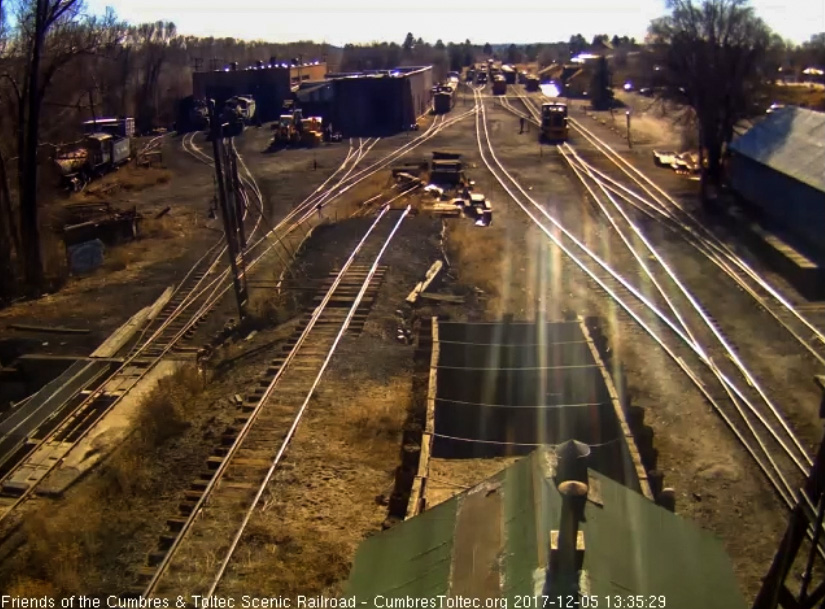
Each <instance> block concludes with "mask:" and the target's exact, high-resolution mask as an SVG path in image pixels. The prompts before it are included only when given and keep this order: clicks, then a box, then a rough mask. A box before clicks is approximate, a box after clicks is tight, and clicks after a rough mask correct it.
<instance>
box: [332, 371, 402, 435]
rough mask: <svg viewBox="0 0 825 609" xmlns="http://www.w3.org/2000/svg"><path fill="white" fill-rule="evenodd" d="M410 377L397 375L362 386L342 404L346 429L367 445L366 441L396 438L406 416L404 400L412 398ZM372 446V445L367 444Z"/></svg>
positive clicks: (341, 417) (342, 417) (346, 431)
mask: <svg viewBox="0 0 825 609" xmlns="http://www.w3.org/2000/svg"><path fill="white" fill-rule="evenodd" d="M410 391H411V389H410V382H409V379H408V378H395V379H391V380H388V381H387V384H386V385H370V386H366V387H362V388H361V390H359V391H358V392H357V393H356V394H355V395H354V396H352V398H351V399H349V400H347V401H345V402H342V403H341V405H340V410H339V411H338V414H339V417H338V419H339V421H340V423H341V424H342V425H343V426H344V428H345V433H346V434H347V435H348V436H349V437H350V438H351V439H352V440H353V441H355V442H358V443H359V444H360V448H361V449H363V448H364V443H368V444H373V443H374V442H376V441H382V440H384V441H390V442H393V443H394V442H395V440H396V439H397V438H398V434H400V433H401V428H402V426H403V425H404V419H405V418H406V416H407V412H406V409H405V408H403V407H402V406H403V403H404V402H409V399H410V396H409V394H410ZM367 450H369V446H367Z"/></svg>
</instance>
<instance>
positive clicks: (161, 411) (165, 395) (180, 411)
mask: <svg viewBox="0 0 825 609" xmlns="http://www.w3.org/2000/svg"><path fill="white" fill-rule="evenodd" d="M203 389H204V383H203V379H202V377H201V375H200V373H199V372H198V370H197V369H196V368H195V367H194V366H186V367H184V368H181V369H180V370H178V371H177V372H176V373H175V374H173V375H172V376H170V377H167V378H165V379H161V381H160V382H159V383H158V386H157V387H156V388H155V389H154V390H153V391H152V392H151V393H150V394H149V395H148V396H146V398H145V399H144V401H143V404H142V405H141V408H140V411H139V413H138V416H137V418H136V420H135V431H136V439H137V441H138V442H139V443H140V449H141V454H142V453H143V452H144V451H146V450H153V449H155V448H157V447H159V446H160V445H162V444H164V443H165V442H166V441H167V440H169V439H170V438H173V437H175V436H179V435H180V434H182V433H183V431H184V430H185V429H186V428H187V427H188V426H189V423H188V420H189V416H190V415H191V411H192V408H193V406H194V404H195V400H194V399H193V398H194V397H196V396H197V395H198V394H199V393H201V392H202V391H203Z"/></svg>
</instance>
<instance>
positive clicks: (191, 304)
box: [0, 109, 475, 523]
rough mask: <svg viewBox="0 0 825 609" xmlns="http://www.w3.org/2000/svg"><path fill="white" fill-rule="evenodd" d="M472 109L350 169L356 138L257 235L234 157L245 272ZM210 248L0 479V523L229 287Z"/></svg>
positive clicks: (247, 179) (248, 184) (356, 154)
mask: <svg viewBox="0 0 825 609" xmlns="http://www.w3.org/2000/svg"><path fill="white" fill-rule="evenodd" d="M474 111H475V109H471V110H468V111H466V112H464V113H462V114H459V115H457V116H453V117H451V118H450V119H445V118H441V120H436V121H434V122H433V124H432V125H431V126H430V128H429V129H428V130H427V131H425V132H424V133H423V134H421V135H419V136H417V137H415V138H414V139H412V140H411V141H409V142H406V143H404V144H403V145H401V146H399V147H398V148H396V149H395V150H393V151H391V152H389V153H387V154H385V155H383V156H382V157H381V158H380V159H378V160H377V161H375V162H373V163H372V164H371V165H369V166H367V167H365V168H363V169H360V170H358V171H355V169H356V167H357V165H358V163H359V162H360V161H362V160H363V159H364V158H365V157H366V155H367V154H368V153H369V151H370V150H371V149H372V147H373V146H374V145H375V144H376V143H377V141H375V140H366V141H361V143H360V145H359V146H358V149H357V150H356V149H354V147H353V146H352V145H351V146H350V150H349V153H348V154H347V157H346V159H345V162H344V163H342V164H341V166H339V168H338V169H337V170H336V172H334V173H333V174H332V175H331V176H330V177H329V178H328V179H327V180H326V181H325V182H324V183H323V184H321V185H320V186H319V187H318V188H317V189H316V190H315V191H314V192H313V193H312V194H310V195H309V196H308V197H307V198H306V199H304V201H302V202H301V203H300V204H298V205H297V206H296V207H295V208H294V209H293V210H291V211H290V212H289V213H288V214H287V215H286V216H285V217H284V218H283V219H282V220H280V221H279V222H278V223H277V224H275V225H274V226H271V224H270V227H269V230H268V231H267V232H265V233H264V234H263V235H260V236H257V235H256V233H257V231H258V230H259V228H260V227H261V226H262V223H263V222H265V221H266V222H267V223H269V222H268V220H266V219H265V214H264V213H263V205H262V201H261V191H260V189H259V188H258V187H257V184H256V183H255V180H254V178H253V177H252V175H251V173H250V172H249V170H248V168H246V165H245V164H244V163H243V160H242V159H241V165H242V167H243V170H244V174H245V175H243V176H241V180H242V183H243V184H244V187H245V189H246V191H248V192H249V193H252V194H253V197H251V198H249V197H248V194H244V195H242V196H245V197H247V199H246V200H247V201H248V204H247V206H246V210H247V214H246V215H247V216H248V211H249V210H250V209H252V208H257V209H258V213H257V214H256V216H257V217H256V218H255V224H254V226H253V228H252V230H250V231H249V241H248V247H247V250H246V252H245V256H247V264H246V267H247V271H251V270H252V269H254V268H255V267H256V266H258V265H259V264H260V263H261V261H263V260H264V259H265V257H266V256H267V255H268V254H270V253H272V252H273V250H274V251H279V249H278V248H280V249H285V250H286V251H289V248H288V246H287V245H286V244H285V241H286V240H287V238H288V237H289V236H290V235H292V234H293V233H295V231H297V230H298V229H299V228H301V227H303V226H304V225H306V224H307V223H308V222H310V221H311V220H312V219H313V218H314V217H315V216H316V214H317V213H318V210H320V209H322V208H323V207H326V206H327V205H329V204H331V203H332V202H333V201H334V200H335V199H337V198H338V197H340V196H341V195H342V194H344V193H345V192H347V191H348V190H349V189H351V188H352V187H354V186H355V185H357V184H359V183H361V182H362V181H363V180H365V179H367V178H369V177H370V176H372V175H374V174H375V173H377V172H378V171H381V170H382V169H384V168H385V167H387V166H388V165H389V164H390V163H392V162H394V161H396V160H397V159H399V158H401V156H403V155H404V154H406V153H408V152H410V151H412V150H414V149H415V148H417V147H418V146H420V145H421V144H423V143H425V142H427V141H429V139H431V138H432V137H434V136H435V135H436V134H438V133H440V132H441V131H442V130H443V129H446V128H447V127H449V126H450V125H453V124H455V123H456V122H458V121H460V120H462V119H464V118H467V117H468V116H470V115H472V114H473V112H474ZM195 135H196V134H195V133H191V134H186V135H184V136H183V138H182V140H181V145H182V147H183V148H184V150H185V151H186V152H187V153H188V154H191V155H192V156H193V157H195V158H197V159H198V160H200V161H201V162H203V163H205V164H207V165H209V164H211V157H209V156H208V155H206V154H205V153H204V152H203V151H202V150H200V149H199V148H198V147H197V145H196V144H195V142H194V137H195ZM230 145H231V144H230ZM342 172H343V175H341V176H340V177H339V178H338V179H337V181H335V182H334V183H333V184H332V185H329V184H330V182H332V181H333V178H334V177H335V176H337V175H338V174H341V173H342ZM402 194H404V193H402ZM253 238H254V239H253ZM213 247H215V248H219V249H217V250H216V251H215V252H214V258H212V260H211V261H209V255H205V256H204V257H203V258H201V259H200V260H199V261H198V262H197V263H196V265H195V266H194V267H193V268H192V269H190V273H189V275H187V284H186V285H184V286H182V287H179V288H178V291H177V292H176V295H177V298H176V299H175V303H174V304H172V305H171V306H170V307H167V308H166V309H165V310H164V311H163V315H162V318H161V319H159V320H158V321H156V322H152V327H151V331H150V328H145V329H144V331H143V332H142V334H141V336H140V338H139V344H138V346H137V348H135V349H133V350H132V352H131V353H130V354H129V355H128V356H127V358H126V360H125V361H124V362H123V363H122V364H121V365H120V366H119V367H118V368H117V369H116V370H115V371H114V372H113V373H112V374H111V376H109V378H108V379H107V380H106V381H104V382H103V383H102V384H100V385H99V386H95V388H94V389H92V390H86V389H81V390H78V392H77V393H76V395H75V398H73V399H72V401H71V403H70V407H69V408H65V409H63V410H64V411H68V412H69V414H68V415H66V418H65V419H64V420H63V422H61V423H60V424H58V425H57V426H56V427H55V428H54V429H52V430H50V431H49V432H48V433H46V435H44V436H43V437H42V438H40V439H38V441H37V442H35V443H32V445H31V447H30V450H29V451H28V453H27V454H26V455H25V456H23V457H22V460H20V461H19V462H18V463H17V464H16V465H15V466H14V467H12V468H10V469H9V471H8V472H7V473H5V474H4V475H3V477H2V478H0V523H2V522H3V521H5V520H6V519H7V518H8V517H9V516H10V515H11V514H13V513H14V512H15V511H16V509H17V508H18V507H20V506H21V505H22V504H23V503H24V502H25V501H26V500H27V499H28V498H29V497H31V496H32V495H33V494H34V493H35V491H36V490H37V488H38V487H39V485H40V484H41V483H42V482H43V480H44V479H45V478H46V477H47V476H48V475H49V474H50V473H51V472H52V471H53V470H54V469H55V468H56V467H57V466H58V465H59V464H60V463H61V462H62V460H63V459H64V458H65V457H66V456H67V455H68V454H69V452H70V451H71V450H72V449H73V448H74V446H75V445H76V444H77V442H79V441H81V440H82V439H83V438H84V437H85V436H86V435H87V434H88V433H89V432H90V430H91V429H92V428H93V427H94V424H95V423H96V422H97V421H98V420H100V419H101V418H102V417H103V416H104V415H105V414H107V413H108V412H109V411H110V410H111V409H112V408H113V407H114V406H116V405H117V404H118V403H119V402H120V401H121V400H122V399H123V397H124V396H125V395H126V394H127V393H128V392H129V390H130V389H131V388H132V387H134V386H135V385H136V384H137V383H138V382H139V381H140V380H142V379H143V378H145V376H146V375H147V374H148V373H149V372H150V371H151V370H152V369H153V368H154V366H155V365H156V364H157V363H158V362H160V361H161V360H162V359H163V358H164V357H165V356H167V355H168V354H170V353H171V352H172V351H173V349H174V347H175V346H176V345H177V344H178V343H179V342H180V341H181V340H183V339H184V338H185V337H186V336H187V335H189V334H191V331H192V330H193V328H194V327H195V326H196V324H197V323H199V322H200V321H201V320H202V319H203V318H204V317H205V316H206V315H207V314H208V313H209V311H211V310H212V309H213V308H214V307H215V306H216V305H217V303H218V302H219V301H220V300H221V298H223V296H224V295H225V294H226V293H227V292H228V291H229V290H230V289H231V286H232V282H231V278H230V274H229V266H228V265H226V267H225V268H224V269H223V271H216V270H215V269H216V266H217V263H218V262H219V261H220V258H221V256H223V255H224V254H225V251H226V249H225V246H223V245H222V244H221V245H220V246H219V245H218V244H217V243H216V244H215V245H213ZM207 254H208V252H207ZM290 254H291V253H290ZM207 263H208V264H207ZM173 298H174V297H173ZM184 315H185V316H184ZM146 335H148V338H147V337H146ZM96 383H99V381H96Z"/></svg>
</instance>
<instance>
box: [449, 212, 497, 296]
mask: <svg viewBox="0 0 825 609" xmlns="http://www.w3.org/2000/svg"><path fill="white" fill-rule="evenodd" d="M445 245H446V248H447V255H448V256H449V259H450V264H452V265H453V266H455V267H456V268H458V272H459V275H460V277H461V279H462V282H463V283H465V284H467V285H475V286H478V287H479V288H481V289H482V290H484V292H485V293H486V294H487V295H488V296H489V297H490V298H491V300H492V299H494V298H496V297H498V296H499V286H500V285H501V277H502V272H503V269H502V261H503V258H504V255H505V251H506V249H507V248H506V242H505V235H504V234H502V233H501V232H500V231H498V230H496V229H495V228H492V227H491V228H486V229H480V228H478V227H477V226H474V225H473V223H472V222H468V221H467V220H465V219H463V218H460V219H457V220H456V221H453V222H449V223H448V224H447V238H446V244H445Z"/></svg>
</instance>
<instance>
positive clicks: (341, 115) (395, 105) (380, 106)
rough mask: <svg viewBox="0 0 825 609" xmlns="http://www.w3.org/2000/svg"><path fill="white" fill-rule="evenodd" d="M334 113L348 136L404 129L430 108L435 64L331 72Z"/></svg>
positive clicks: (334, 119) (331, 118)
mask: <svg viewBox="0 0 825 609" xmlns="http://www.w3.org/2000/svg"><path fill="white" fill-rule="evenodd" d="M327 77H328V78H329V79H331V80H332V81H333V83H332V105H331V112H330V116H329V117H327V118H328V120H329V121H331V122H332V124H333V126H334V127H335V129H337V130H339V131H341V133H342V134H343V135H344V136H367V135H370V136H371V135H388V134H391V133H397V132H399V131H404V130H406V129H408V128H409V127H410V126H411V125H413V124H414V123H415V122H416V120H417V119H418V118H419V117H420V116H422V115H424V114H426V113H427V112H428V111H429V110H430V106H431V102H432V97H431V96H432V91H431V90H432V86H433V75H432V66H419V67H403V68H394V69H391V70H371V71H366V72H353V73H339V74H329V75H328V76H327Z"/></svg>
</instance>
